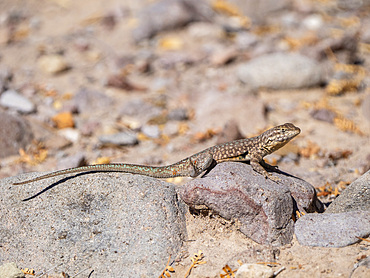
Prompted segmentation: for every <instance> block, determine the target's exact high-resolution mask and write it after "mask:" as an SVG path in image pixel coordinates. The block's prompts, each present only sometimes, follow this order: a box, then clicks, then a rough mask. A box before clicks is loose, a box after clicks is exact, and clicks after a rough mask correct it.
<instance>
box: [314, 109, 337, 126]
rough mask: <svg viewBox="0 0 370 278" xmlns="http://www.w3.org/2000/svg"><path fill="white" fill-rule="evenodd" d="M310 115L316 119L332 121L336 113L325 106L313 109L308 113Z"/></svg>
mask: <svg viewBox="0 0 370 278" xmlns="http://www.w3.org/2000/svg"><path fill="white" fill-rule="evenodd" d="M310 115H311V117H312V118H314V119H315V120H318V121H323V122H328V123H333V122H334V118H335V117H336V114H335V112H334V111H331V110H329V109H326V108H322V109H315V110H313V111H312V112H311V113H310Z"/></svg>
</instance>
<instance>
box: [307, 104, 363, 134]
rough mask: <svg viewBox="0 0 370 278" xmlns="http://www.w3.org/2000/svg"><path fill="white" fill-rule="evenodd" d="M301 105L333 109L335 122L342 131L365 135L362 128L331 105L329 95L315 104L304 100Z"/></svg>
mask: <svg viewBox="0 0 370 278" xmlns="http://www.w3.org/2000/svg"><path fill="white" fill-rule="evenodd" d="M301 105H302V106H304V107H306V108H314V109H327V110H329V111H332V112H334V113H335V117H334V120H333V122H334V125H335V126H336V127H337V128H339V129H340V130H342V131H346V132H348V131H349V132H352V133H357V134H359V135H364V133H363V132H362V131H361V129H360V128H359V127H357V125H356V124H355V123H354V122H353V121H351V120H349V119H347V118H345V117H344V116H343V115H342V114H341V113H340V112H339V111H337V110H336V109H335V108H334V107H332V106H330V105H329V100H328V98H327V97H323V98H321V99H320V100H319V101H318V102H316V103H313V104H309V103H307V102H302V104H301Z"/></svg>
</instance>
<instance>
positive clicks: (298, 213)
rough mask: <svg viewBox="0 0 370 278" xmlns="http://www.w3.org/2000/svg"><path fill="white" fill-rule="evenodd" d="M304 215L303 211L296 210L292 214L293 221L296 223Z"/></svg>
mask: <svg viewBox="0 0 370 278" xmlns="http://www.w3.org/2000/svg"><path fill="white" fill-rule="evenodd" d="M305 214H306V213H305V212H304V211H299V210H298V209H297V210H296V211H295V212H293V213H292V218H293V221H294V222H296V221H297V220H298V219H299V218H301V217H302V216H303V215H305Z"/></svg>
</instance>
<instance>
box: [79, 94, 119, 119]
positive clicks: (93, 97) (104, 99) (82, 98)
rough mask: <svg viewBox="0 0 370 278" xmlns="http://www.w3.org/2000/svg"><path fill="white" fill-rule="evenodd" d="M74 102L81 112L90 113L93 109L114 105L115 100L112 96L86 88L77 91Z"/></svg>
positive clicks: (103, 108) (97, 109) (102, 108)
mask: <svg viewBox="0 0 370 278" xmlns="http://www.w3.org/2000/svg"><path fill="white" fill-rule="evenodd" d="M74 102H75V106H76V107H77V109H78V111H79V112H80V113H89V115H90V114H91V111H94V112H96V111H99V110H105V109H106V108H107V107H112V106H113V100H112V99H111V98H110V97H108V96H106V95H104V94H103V93H100V92H98V91H94V90H89V89H86V88H83V89H81V90H80V91H78V92H77V94H76V95H75V97H74Z"/></svg>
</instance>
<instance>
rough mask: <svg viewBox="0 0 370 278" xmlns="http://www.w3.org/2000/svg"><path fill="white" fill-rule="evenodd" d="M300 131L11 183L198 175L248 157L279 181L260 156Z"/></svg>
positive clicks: (282, 128)
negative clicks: (155, 162) (170, 158)
mask: <svg viewBox="0 0 370 278" xmlns="http://www.w3.org/2000/svg"><path fill="white" fill-rule="evenodd" d="M300 132H301V130H300V129H299V128H298V127H296V126H295V125H293V124H291V123H285V124H283V125H278V126H275V127H273V128H271V129H268V130H266V131H265V132H263V133H261V134H260V135H258V136H255V137H252V138H246V139H239V140H234V141H230V142H227V143H223V144H219V145H215V146H213V147H209V148H207V149H205V150H203V151H201V152H198V153H196V154H194V155H192V156H189V157H187V158H184V159H182V160H180V161H178V162H176V163H174V164H171V165H167V166H145V165H138V164H126V163H111V164H96V165H88V166H81V167H74V168H68V169H64V170H59V171H55V172H51V173H49V174H45V175H42V176H39V177H36V178H33V179H29V180H25V181H20V182H15V183H13V184H14V185H22V184H27V183H31V182H36V181H39V180H43V179H47V178H51V177H55V176H61V175H67V174H73V173H76V174H79V173H90V172H125V173H131V174H140V175H145V176H150V177H155V178H173V177H180V176H181V177H197V176H199V175H200V174H201V173H202V172H205V171H209V170H210V169H211V168H213V167H214V165H215V164H217V163H221V162H225V161H249V162H250V165H251V166H252V168H253V170H254V171H255V172H257V173H259V174H261V175H263V176H264V177H265V178H268V179H271V180H273V181H275V182H278V181H279V180H280V179H279V178H278V177H276V176H272V175H271V174H270V173H268V172H267V171H266V169H265V168H268V167H273V166H270V165H268V164H267V163H265V162H264V160H263V158H264V157H265V156H266V155H268V154H271V153H273V152H274V151H276V150H278V149H280V148H281V147H283V146H284V145H286V144H287V143H288V142H289V141H290V140H291V139H293V138H294V137H296V136H297V135H298V134H299V133H300ZM264 167H265V168H264Z"/></svg>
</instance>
